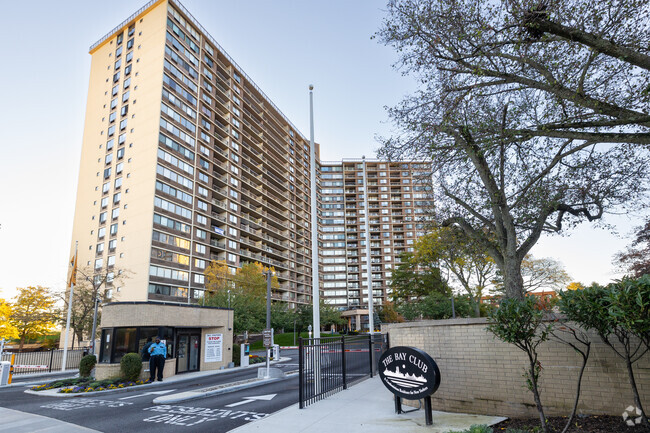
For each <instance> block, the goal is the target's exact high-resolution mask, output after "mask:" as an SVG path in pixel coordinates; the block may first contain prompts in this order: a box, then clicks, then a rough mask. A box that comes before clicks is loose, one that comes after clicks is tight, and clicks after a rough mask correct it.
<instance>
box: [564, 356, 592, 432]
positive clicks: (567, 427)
mask: <svg viewBox="0 0 650 433" xmlns="http://www.w3.org/2000/svg"><path fill="white" fill-rule="evenodd" d="M590 351H591V346H588V347H587V353H586V354H583V355H582V367H580V374H578V386H577V387H576V399H575V401H574V402H573V410H571V415H569V419H567V422H566V425H565V426H564V429H563V430H562V433H566V432H567V430H569V428H570V427H571V422H572V421H573V417H575V415H576V410H577V409H578V402H579V401H580V386H581V384H582V375H583V373H584V372H585V367H586V366H587V361H588V360H589V352H590Z"/></svg>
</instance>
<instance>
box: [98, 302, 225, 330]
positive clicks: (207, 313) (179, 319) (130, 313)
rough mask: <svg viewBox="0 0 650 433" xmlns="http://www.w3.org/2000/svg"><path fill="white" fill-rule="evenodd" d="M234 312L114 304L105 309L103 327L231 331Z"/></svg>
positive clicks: (156, 304) (161, 304) (183, 306)
mask: <svg viewBox="0 0 650 433" xmlns="http://www.w3.org/2000/svg"><path fill="white" fill-rule="evenodd" d="M232 323H233V310H232V309H230V308H219V307H204V306H201V305H189V304H175V303H169V302H112V303H110V304H106V305H104V306H103V307H102V318H101V327H102V328H113V327H123V326H169V327H177V328H179V327H183V328H214V327H224V328H226V327H227V328H232Z"/></svg>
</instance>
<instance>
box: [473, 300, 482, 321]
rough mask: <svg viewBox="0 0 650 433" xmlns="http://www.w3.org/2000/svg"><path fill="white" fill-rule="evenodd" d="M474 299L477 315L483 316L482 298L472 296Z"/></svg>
mask: <svg viewBox="0 0 650 433" xmlns="http://www.w3.org/2000/svg"><path fill="white" fill-rule="evenodd" d="M472 300H473V301H474V313H476V317H481V298H480V297H478V296H477V297H476V298H472Z"/></svg>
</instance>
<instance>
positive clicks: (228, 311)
mask: <svg viewBox="0 0 650 433" xmlns="http://www.w3.org/2000/svg"><path fill="white" fill-rule="evenodd" d="M228 309H229V310H230V289H228ZM234 325H235V324H234V323H233V326H234ZM228 330H229V331H230V311H228Z"/></svg>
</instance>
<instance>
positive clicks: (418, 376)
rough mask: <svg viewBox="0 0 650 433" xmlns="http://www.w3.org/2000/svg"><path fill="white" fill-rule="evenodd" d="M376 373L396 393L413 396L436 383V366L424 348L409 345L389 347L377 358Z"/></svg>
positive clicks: (432, 389) (424, 393)
mask: <svg viewBox="0 0 650 433" xmlns="http://www.w3.org/2000/svg"><path fill="white" fill-rule="evenodd" d="M379 377H381V380H382V382H384V385H385V386H386V388H388V389H389V390H390V391H391V392H392V393H393V394H395V395H396V396H398V397H401V398H405V399H407V400H417V399H420V398H424V397H428V396H430V395H431V394H433V393H434V392H436V390H437V389H438V387H439V386H440V370H439V369H438V366H437V365H436V363H435V361H434V360H433V358H431V357H430V356H429V354H427V353H426V352H423V351H422V350H420V349H416V348H413V347H403V346H398V347H392V348H390V349H388V350H387V351H386V352H384V354H383V355H382V356H381V357H380V358H379Z"/></svg>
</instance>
